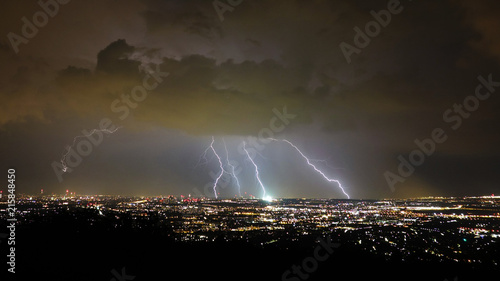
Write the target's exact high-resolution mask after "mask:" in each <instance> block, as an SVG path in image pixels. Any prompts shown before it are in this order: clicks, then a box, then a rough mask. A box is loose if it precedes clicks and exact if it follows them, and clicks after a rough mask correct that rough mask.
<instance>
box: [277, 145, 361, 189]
mask: <svg viewBox="0 0 500 281" xmlns="http://www.w3.org/2000/svg"><path fill="white" fill-rule="evenodd" d="M269 140H272V141H282V142H286V143H288V144H289V145H290V146H292V147H293V148H295V150H297V152H298V153H299V154H300V155H301V156H302V157H303V158H304V159H305V160H306V162H307V164H308V165H309V166H311V167H312V168H313V169H314V170H315V171H316V172H318V173H319V174H320V175H321V176H322V177H323V178H324V179H325V180H327V181H328V182H335V183H337V185H338V186H339V188H340V189H341V190H342V193H344V194H345V195H346V196H347V198H349V199H350V198H351V197H350V196H349V194H347V193H346V192H345V190H344V188H343V187H342V184H341V183H340V181H338V180H336V179H331V178H329V177H327V176H326V175H325V173H323V172H322V171H321V170H320V169H318V168H317V167H316V166H314V164H312V163H311V161H310V160H309V158H307V157H306V156H305V155H304V153H302V151H300V149H299V148H298V147H297V146H295V145H294V144H293V143H291V142H290V141H289V140H286V139H282V140H278V139H273V138H269Z"/></svg>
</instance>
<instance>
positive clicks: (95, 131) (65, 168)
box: [61, 127, 122, 172]
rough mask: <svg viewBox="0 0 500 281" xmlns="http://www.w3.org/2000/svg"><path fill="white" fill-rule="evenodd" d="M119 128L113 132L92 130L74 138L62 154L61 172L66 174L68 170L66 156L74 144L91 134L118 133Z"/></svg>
mask: <svg viewBox="0 0 500 281" xmlns="http://www.w3.org/2000/svg"><path fill="white" fill-rule="evenodd" d="M120 128H122V127H117V128H115V129H114V130H109V129H102V130H98V129H94V130H92V131H90V133H88V134H83V135H80V136H76V137H74V138H73V143H72V144H71V145H68V146H67V148H66V152H64V153H63V156H62V158H61V164H62V166H63V168H62V171H63V172H66V171H67V170H68V166H67V165H66V156H68V154H69V152H70V151H71V149H72V147H73V146H75V143H76V141H77V140H78V139H80V138H86V137H90V136H92V135H93V134H95V133H97V132H104V133H107V134H112V133H114V132H116V131H118V129H120Z"/></svg>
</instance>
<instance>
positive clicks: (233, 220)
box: [1, 192, 500, 280]
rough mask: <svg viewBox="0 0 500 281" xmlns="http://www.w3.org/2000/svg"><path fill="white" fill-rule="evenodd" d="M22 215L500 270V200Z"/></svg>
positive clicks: (34, 209)
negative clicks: (329, 242) (335, 246)
mask: <svg viewBox="0 0 500 281" xmlns="http://www.w3.org/2000/svg"><path fill="white" fill-rule="evenodd" d="M1 203H2V204H3V205H5V204H6V200H4V201H2V202H1ZM17 208H18V210H19V215H18V221H19V227H21V228H25V229H31V230H33V231H35V230H37V228H39V227H41V225H44V227H42V229H45V230H46V229H50V226H51V225H54V224H56V223H55V222H56V221H58V217H68V216H69V217H73V219H75V220H78V222H77V223H76V225H75V226H74V227H75V229H80V228H81V229H87V231H90V232H92V230H93V229H94V230H95V231H99V233H102V232H104V233H105V232H111V233H115V235H117V236H121V234H119V233H122V231H125V232H131V233H142V232H144V233H148V234H151V233H154V236H151V237H150V239H153V240H155V241H157V242H158V241H161V240H163V239H165V240H168V241H170V243H172V245H177V246H181V247H187V245H205V246H209V245H243V244H244V245H246V246H245V247H251V248H253V249H261V250H265V251H273V250H274V251H284V252H286V251H288V250H293V249H296V248H300V247H304V245H314V244H315V242H314V241H315V239H317V238H323V239H326V237H330V239H333V240H334V241H336V242H338V243H340V247H339V250H340V249H350V250H349V251H357V252H359V253H363V254H364V255H369V256H373V257H372V258H373V259H375V260H380V261H384V262H387V263H391V262H393V261H398V262H400V263H402V264H405V263H408V264H413V263H422V264H425V263H430V264H448V265H451V266H453V265H456V266H458V268H462V269H463V270H470V271H471V272H474V270H476V269H477V270H482V272H488V273H490V272H491V271H495V270H498V268H499V267H498V264H499V262H500V247H498V245H499V243H500V197H499V196H484V197H463V198H440V197H427V198H416V199H407V200H395V199H391V200H345V199H342V200H338V199H300V198H298V199H286V198H282V199H272V200H260V199H251V198H234V199H208V198H191V197H184V196H182V197H174V196H157V197H123V196H110V195H93V196H82V195H75V194H74V193H71V192H69V193H66V194H64V195H45V194H41V195H38V196H28V195H23V196H21V197H20V198H19V202H18V203H17ZM2 209H3V207H2ZM3 211H4V210H2V212H1V213H2V214H4V213H5V212H3ZM129 243H131V242H129ZM241 243H243V244H241ZM197 247H198V246H197ZM202 247H203V246H202ZM237 256H238V257H239V256H240V255H238V254H237V253H235V257H237ZM214 266H215V264H214ZM275 269H276V268H275ZM278 269H279V267H278ZM282 272H283V270H282ZM276 274H277V273H276ZM436 274H437V273H436ZM279 277H280V276H279V274H278V275H277V276H276V278H279ZM311 280H316V279H311ZM441 280H443V279H441Z"/></svg>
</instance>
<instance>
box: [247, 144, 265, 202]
mask: <svg viewBox="0 0 500 281" xmlns="http://www.w3.org/2000/svg"><path fill="white" fill-rule="evenodd" d="M243 150H245V153H246V154H247V157H248V159H250V162H252V164H253V166H254V167H255V177H256V178H257V180H258V181H259V184H260V187H261V188H262V190H263V191H264V194H262V198H265V197H266V188H265V187H264V185H263V184H262V181H261V180H260V177H259V168H258V167H257V164H255V162H254V161H253V159H252V157H250V154H249V153H248V150H247V148H246V142H243Z"/></svg>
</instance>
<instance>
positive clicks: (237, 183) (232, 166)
mask: <svg viewBox="0 0 500 281" xmlns="http://www.w3.org/2000/svg"><path fill="white" fill-rule="evenodd" d="M222 143H223V144H224V149H225V150H226V163H227V165H228V166H229V167H230V168H231V170H230V173H229V174H231V176H232V177H233V178H234V179H235V180H236V185H237V186H238V194H239V195H240V197H241V186H240V181H239V180H238V177H237V176H236V173H235V172H234V165H232V164H231V163H230V162H229V152H228V151H227V146H226V141H225V140H224V138H222Z"/></svg>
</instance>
